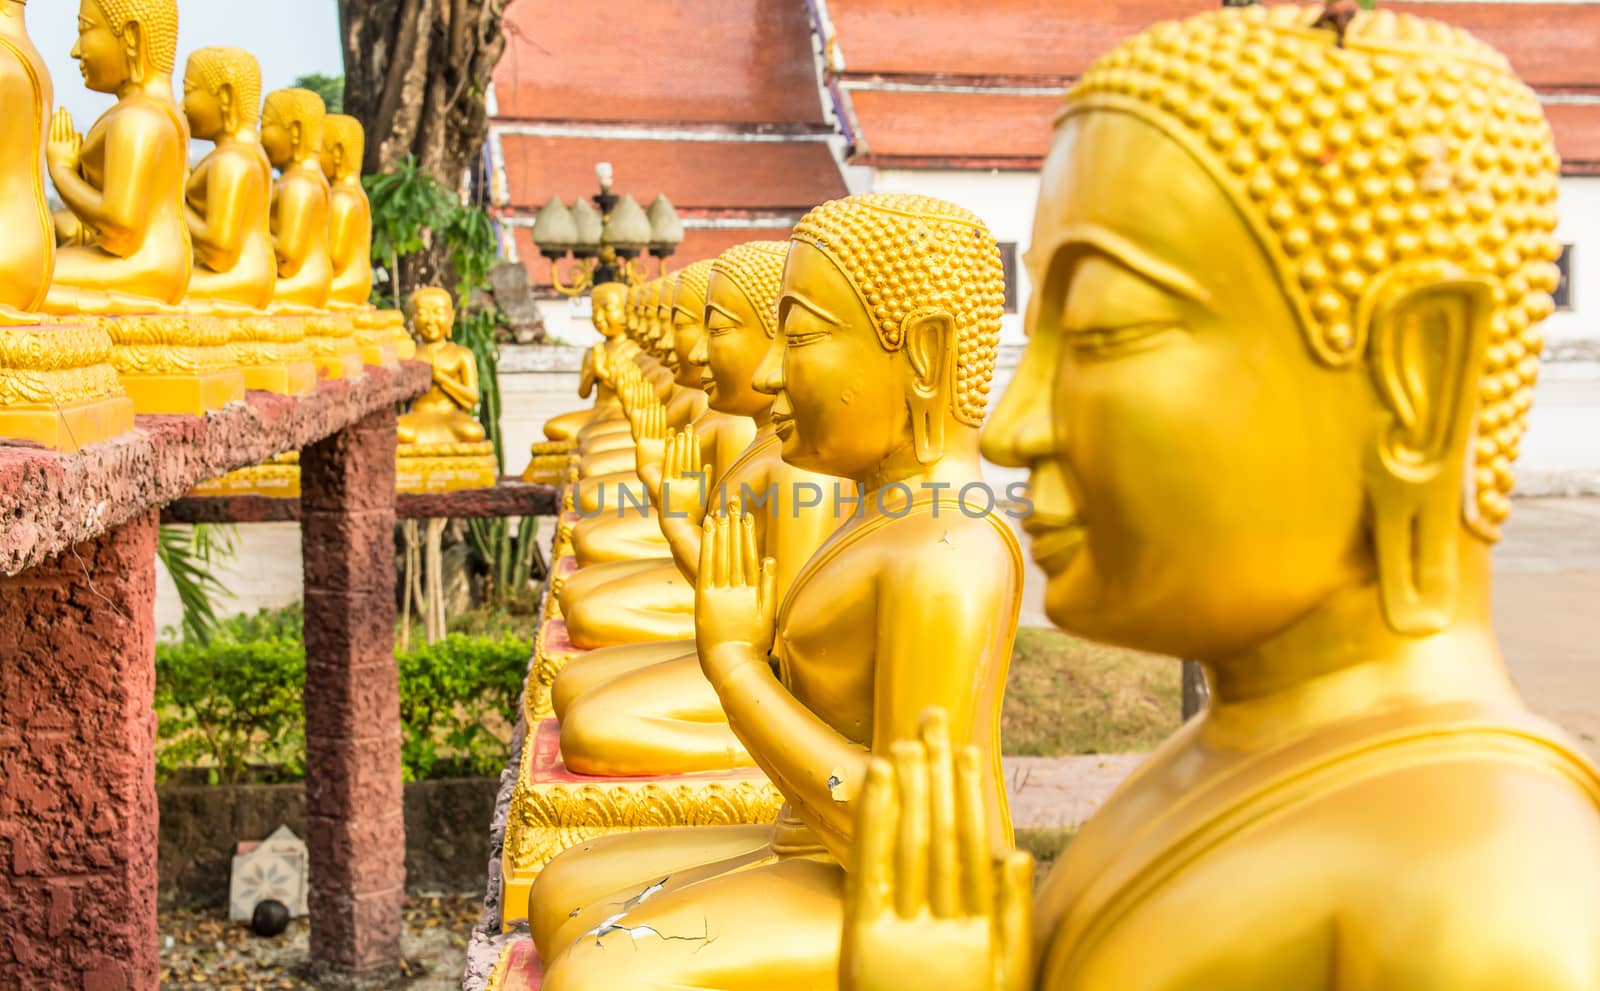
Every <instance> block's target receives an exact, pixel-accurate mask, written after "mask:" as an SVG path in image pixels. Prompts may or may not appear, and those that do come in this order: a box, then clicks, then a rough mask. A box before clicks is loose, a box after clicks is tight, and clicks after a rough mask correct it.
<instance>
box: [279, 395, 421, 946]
mask: <svg viewBox="0 0 1600 991" xmlns="http://www.w3.org/2000/svg"><path fill="white" fill-rule="evenodd" d="M394 476H395V414H394V411H393V410H392V409H387V410H382V411H380V412H377V413H373V414H371V415H370V416H368V417H366V418H365V419H363V420H361V421H360V422H359V423H356V424H354V425H353V426H350V427H348V428H346V429H345V430H343V431H341V432H340V433H337V434H335V435H333V436H332V437H330V438H328V439H327V440H324V441H321V442H319V443H317V444H314V445H312V446H310V447H308V448H306V449H305V450H304V451H302V452H301V455H300V488H301V496H300V506H301V517H300V526H301V536H302V539H303V541H304V544H303V552H302V554H303V561H304V568H305V624H306V625H305V638H306V688H305V710H306V834H307V835H306V843H307V846H308V847H309V851H310V857H311V865H310V869H311V895H310V910H311V957H312V959H313V960H314V961H316V962H318V963H321V964H325V965H328V966H330V967H333V968H335V969H337V970H341V971H347V972H355V973H370V972H375V971H381V970H385V969H388V968H392V967H397V966H398V965H399V963H400V926H401V919H400V912H401V899H402V896H403V894H404V887H405V852H406V851H405V821H404V812H403V805H402V793H401V782H400V690H399V675H398V672H397V671H396V668H395V661H394V622H395V605H394V583H395V569H394V521H395V514H394Z"/></svg>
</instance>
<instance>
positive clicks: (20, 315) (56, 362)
mask: <svg viewBox="0 0 1600 991" xmlns="http://www.w3.org/2000/svg"><path fill="white" fill-rule="evenodd" d="M26 14H27V7H25V6H24V5H23V3H22V0H0V107H5V108H6V110H7V112H6V113H3V114H0V230H3V231H5V236H4V237H0V438H5V439H9V440H26V441H32V442H34V443H38V444H43V445H45V446H46V447H51V448H56V449H58V450H63V451H66V452H69V453H70V452H73V451H76V450H77V449H78V448H80V447H83V446H85V445H88V444H97V443H99V442H101V441H103V440H107V439H109V438H111V437H114V436H116V435H117V434H120V433H124V432H126V431H128V430H130V429H132V427H133V402H132V401H131V400H130V399H129V398H128V396H127V394H126V393H125V392H124V391H123V388H122V385H121V383H120V382H119V381H118V380H117V373H116V370H115V369H113V368H112V367H111V364H110V358H111V338H110V337H109V336H108V335H107V334H106V332H105V330H104V329H102V328H101V327H99V326H98V325H96V324H94V323H93V322H90V323H88V324H87V325H85V324H71V323H58V322H55V321H49V322H46V321H47V318H45V317H43V316H41V315H40V314H39V313H37V312H33V311H36V310H38V309H39V307H40V305H41V304H42V303H43V302H44V299H45V294H46V292H48V291H49V288H50V277H51V273H52V272H53V271H54V267H55V230H54V227H53V225H52V224H51V222H50V211H49V208H48V207H47V206H46V205H45V203H46V201H45V191H44V171H45V170H44V148H45V141H46V138H47V137H48V135H49V110H50V107H51V103H52V101H53V100H54V93H53V92H52V89H51V85H50V72H49V70H48V68H47V67H46V66H45V63H44V58H43V57H42V56H40V54H39V51H38V49H37V48H35V47H34V45H33V42H32V41H31V40H29V38H28V27H27V20H26Z"/></svg>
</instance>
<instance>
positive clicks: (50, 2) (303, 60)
mask: <svg viewBox="0 0 1600 991" xmlns="http://www.w3.org/2000/svg"><path fill="white" fill-rule="evenodd" d="M78 2H79V0H33V2H31V3H29V4H28V7H27V12H28V13H27V16H28V35H29V36H30V37H31V38H33V44H34V46H35V47H36V48H38V49H39V53H40V54H41V55H43V56H44V60H45V63H46V64H47V65H49V67H50V77H51V80H52V81H53V82H54V83H55V90H56V104H57V105H58V106H64V107H66V108H67V109H68V110H69V111H71V112H72V119H73V123H75V124H76V125H77V126H78V130H80V131H87V130H88V129H89V125H91V124H93V123H94V121H95V118H96V117H98V116H100V115H101V114H102V113H104V112H105V111H106V110H107V109H109V108H110V106H111V103H112V98H111V97H110V96H108V95H105V94H102V93H92V92H90V91H89V90H87V89H85V88H84V86H83V77H82V76H80V75H78V63H77V62H75V61H73V59H72V56H71V54H70V53H71V51H72V44H73V42H74V41H76V40H77V37H78ZM209 45H232V46H234V47H236V48H243V49H246V50H247V51H249V52H250V53H251V54H253V55H254V56H255V57H256V59H257V60H259V61H260V63H261V84H262V92H263V93H270V92H271V91H273V90H275V89H282V88H283V87H285V86H288V85H289V84H291V83H293V82H294V80H295V79H296V78H297V77H299V76H302V75H306V74H309V73H313V72H320V73H322V74H323V75H327V76H339V75H343V74H344V57H343V54H342V49H341V47H340V43H339V7H338V3H337V0H179V4H178V65H177V72H176V73H175V76H176V79H175V83H176V82H177V81H178V80H181V79H182V76H183V66H184V63H185V62H186V61H188V58H189V53H190V52H192V51H194V50H195V49H196V48H205V47H207V46H209ZM178 84H179V85H181V83H178ZM175 95H180V94H175Z"/></svg>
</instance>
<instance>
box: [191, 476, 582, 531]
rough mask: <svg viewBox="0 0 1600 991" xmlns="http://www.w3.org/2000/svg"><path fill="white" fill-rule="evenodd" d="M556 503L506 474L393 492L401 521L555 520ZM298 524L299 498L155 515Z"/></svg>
mask: <svg viewBox="0 0 1600 991" xmlns="http://www.w3.org/2000/svg"><path fill="white" fill-rule="evenodd" d="M560 504H561V495H560V490H559V489H556V488H555V487H553V486H550V485H535V484H530V483H528V482H524V481H522V480H521V479H520V478H516V477H515V476H511V475H507V476H504V477H502V478H501V479H500V481H499V483H498V484H496V485H495V486H494V488H489V489H457V490H455V491H453V492H430V493H427V494H419V493H410V492H401V493H397V494H396V495H395V499H394V512H395V516H396V517H398V518H399V519H402V520H429V519H452V520H477V519H501V518H504V517H510V516H555V515H556V514H557V512H558V507H559V506H560ZM298 519H300V500H299V499H273V498H269V497H267V496H259V495H237V496H187V497H185V498H182V499H179V500H178V501H177V502H174V503H172V504H171V505H168V506H165V507H163V508H162V510H161V522H163V523H289V522H293V521H295V520H298Z"/></svg>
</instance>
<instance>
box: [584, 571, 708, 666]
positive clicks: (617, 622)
mask: <svg viewBox="0 0 1600 991" xmlns="http://www.w3.org/2000/svg"><path fill="white" fill-rule="evenodd" d="M613 589H615V590H616V593H617V594H614V595H613V594H604V595H602V594H595V593H591V594H589V595H587V596H581V597H575V601H573V603H572V607H571V608H570V609H569V608H567V605H566V601H565V597H563V601H562V606H561V615H562V616H563V617H565V618H566V621H567V639H569V640H571V641H572V644H573V646H575V647H582V648H584V649H585V650H593V649H595V648H596V647H614V646H617V645H618V644H625V643H649V642H651V641H653V640H684V639H687V638H689V637H692V636H694V586H693V585H691V584H689V580H688V579H687V578H685V577H683V575H682V574H681V573H679V572H678V570H677V569H676V568H673V569H671V571H670V572H668V571H667V570H666V569H662V570H661V571H659V572H655V571H642V572H638V573H636V574H634V575H633V576H631V577H629V578H626V579H623V580H622V581H620V582H612V583H610V584H608V585H606V586H604V587H603V589H602V590H601V591H604V592H607V593H609V592H611V590H613Z"/></svg>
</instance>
